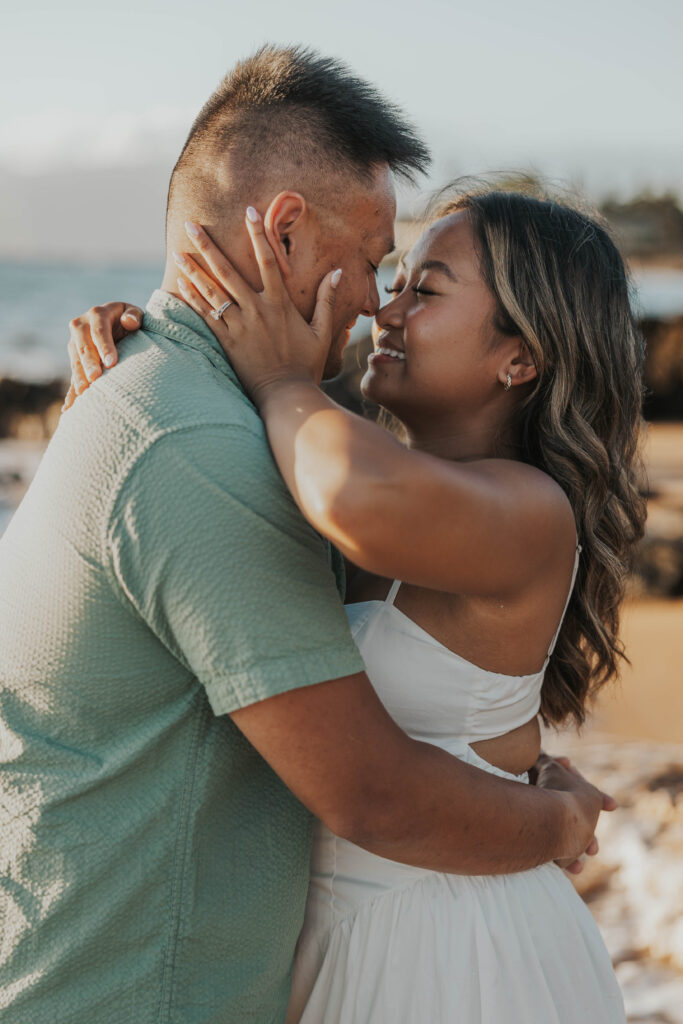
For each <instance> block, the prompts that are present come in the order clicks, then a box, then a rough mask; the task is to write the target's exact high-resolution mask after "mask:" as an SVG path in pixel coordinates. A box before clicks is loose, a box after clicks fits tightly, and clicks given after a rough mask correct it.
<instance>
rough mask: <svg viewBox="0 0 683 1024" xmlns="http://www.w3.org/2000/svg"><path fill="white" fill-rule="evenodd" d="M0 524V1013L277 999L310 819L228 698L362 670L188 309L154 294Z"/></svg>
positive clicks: (334, 601) (288, 505)
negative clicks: (242, 728)
mask: <svg viewBox="0 0 683 1024" xmlns="http://www.w3.org/2000/svg"><path fill="white" fill-rule="evenodd" d="M120 357H121V358H120V362H119V364H118V365H117V366H116V367H115V368H114V369H113V370H112V371H109V372H108V373H106V374H105V375H104V376H103V377H102V378H100V380H98V381H97V382H96V383H95V384H94V385H93V386H92V387H91V388H90V390H89V391H88V393H86V394H85V395H84V396H82V397H81V398H80V399H79V400H78V401H77V403H76V405H75V406H74V408H73V409H72V410H70V412H69V413H68V414H67V415H65V416H64V417H63V418H62V422H61V423H60V426H59V428H58V430H57V432H56V433H55V436H54V437H53V439H52V441H51V443H50V446H49V448H48V451H47V453H46V455H45V458H44V459H43V462H42V464H41V466H40V468H39V471H38V473H37V475H36V478H35V480H34V482H33V484H32V486H31V488H30V490H29V492H28V494H27V496H26V498H25V499H24V502H23V503H22V505H21V506H20V508H19V510H18V511H17V513H16V514H15V516H14V518H13V520H12V522H11V523H10V526H9V527H8V529H7V531H6V532H5V534H4V536H3V538H2V540H0V636H2V644H1V645H0V687H1V690H0V700H1V703H0V762H1V764H0V768H1V774H0V788H1V793H2V798H1V800H0V807H1V808H2V809H1V810H0V816H1V820H0V829H1V834H2V852H1V855H0V857H1V861H2V863H1V865H0V866H1V869H2V870H0V917H1V921H2V934H3V941H2V944H1V945H0V1008H1V1010H2V1019H3V1022H5V1024H25V1022H26V1021H28V1020H30V1021H31V1024H47V1022H49V1024H92V1021H95V1020H97V1021H106V1022H107V1024H119V1022H120V1024H130V1022H131V1021H135V1022H136V1024H152V1022H154V1024H171V1022H173V1024H176V1022H177V1024H180V1022H182V1024H200V1022H201V1024H232V1022H235V1024H238V1022H239V1024H247V1022H250V1021H253V1022H254V1024H256V1022H258V1024H269V1022H271V1021H272V1022H281V1021H284V1017H285V1011H286V1005H287V999H288V992H289V980H290V971H291V962H292V957H293V951H294V945H295V941H296V937H297V934H298V931H299V929H300V926H301V922H302V916H303V908H304V902H305V895H306V887H307V879H308V858H309V852H310V832H311V820H310V815H309V814H308V812H307V811H306V809H305V808H304V807H303V806H302V805H301V804H300V803H299V802H298V801H297V800H296V798H295V797H294V796H293V795H292V794H291V793H290V792H289V791H288V790H287V789H286V787H285V786H284V784H283V783H282V782H281V781H280V780H279V779H278V777H277V776H276V775H275V774H274V773H273V771H272V770H271V769H270V767H269V766H268V765H267V764H266V762H265V761H264V760H263V759H262V758H261V757H260V755H259V754H258V753H257V752H256V751H255V750H254V749H253V747H251V746H250V744H249V743H248V742H247V741H246V740H245V739H244V737H243V736H242V734H241V733H240V732H239V730H238V729H237V728H236V727H235V726H234V725H233V723H232V721H231V719H230V718H229V717H228V716H229V713H230V712H232V711H234V710H236V709H238V708H241V707H245V706H247V705H249V704H253V703H255V702H258V701H261V700H265V699H267V698H269V697H272V696H275V695H276V694H279V693H283V692H285V691H287V690H291V689H294V688H297V687H305V686H310V685H313V684H315V683H318V682H322V681H324V680H327V679H333V678H337V677H340V676H345V675H349V674H351V673H354V672H357V671H360V670H362V668H363V664H362V660H361V658H360V655H359V654H358V651H357V649H356V647H355V645H354V644H353V641H352V639H351V637H350V634H349V630H348V625H347V620H346V616H345V615H344V611H343V607H342V604H341V601H340V588H341V586H342V576H343V573H342V570H341V564H340V559H339V556H338V554H337V553H336V552H334V551H333V550H332V549H331V548H330V546H329V545H328V544H327V542H326V541H325V540H324V539H323V538H321V537H320V536H319V535H318V534H317V533H316V531H315V530H314V529H313V528H312V527H311V526H310V525H309V524H308V523H307V522H306V521H305V520H304V518H303V517H302V516H301V514H300V512H299V511H298V509H297V507H296V505H295V503H294V502H293V500H292V498H291V496H290V495H289V493H288V491H287V489H286V487H285V485H284V483H283V481H282V479H281V478H280V476H279V474H278V472H277V468H276V466H275V464H274V462H273V459H272V457H271V454H270V451H269V448H268V444H267V440H266V437H265V431H264V428H263V424H262V423H261V420H260V419H259V417H258V415H257V412H256V410H255V409H254V407H253V406H252V404H251V403H250V402H249V400H248V398H247V396H246V395H245V394H244V392H243V390H242V389H241V387H240V386H239V383H238V381H237V379H236V377H235V375H234V373H233V371H232V369H231V367H230V365H229V363H228V361H227V359H226V358H225V356H224V354H223V352H222V350H221V349H220V346H219V345H218V343H217V341H216V340H215V338H214V337H213V335H212V334H211V332H210V331H209V330H208V328H207V327H206V325H205V324H204V323H203V322H202V321H201V320H200V319H199V317H197V316H196V315H195V314H194V313H192V311H191V310H189V308H188V307H187V306H185V305H184V304H183V303H181V302H179V301H178V300H176V299H174V298H173V297H171V296H169V295H167V294H166V293H163V292H156V293H155V294H154V296H153V297H152V299H151V301H150V303H149V305H148V307H147V312H146V314H145V318H144V323H143V329H142V330H141V331H139V332H137V333H136V334H135V335H133V336H131V337H130V338H128V339H127V340H126V341H125V342H124V344H123V345H122V346H121V348H120Z"/></svg>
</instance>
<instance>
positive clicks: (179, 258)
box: [173, 252, 187, 267]
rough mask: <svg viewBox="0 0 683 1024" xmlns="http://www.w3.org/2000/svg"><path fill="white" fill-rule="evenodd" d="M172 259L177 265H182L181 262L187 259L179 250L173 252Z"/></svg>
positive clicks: (185, 261)
mask: <svg viewBox="0 0 683 1024" xmlns="http://www.w3.org/2000/svg"><path fill="white" fill-rule="evenodd" d="M173 259H174V260H175V262H176V263H177V264H178V266H179V267H182V265H183V263H187V260H186V259H185V257H184V256H183V254H182V253H181V252H174V253H173Z"/></svg>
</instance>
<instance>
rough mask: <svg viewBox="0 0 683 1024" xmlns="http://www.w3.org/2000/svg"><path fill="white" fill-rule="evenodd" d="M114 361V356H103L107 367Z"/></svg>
mask: <svg viewBox="0 0 683 1024" xmlns="http://www.w3.org/2000/svg"><path fill="white" fill-rule="evenodd" d="M115 362H116V356H112V355H108V356H105V357H104V365H105V366H107V367H111V366H113V365H114V363H115Z"/></svg>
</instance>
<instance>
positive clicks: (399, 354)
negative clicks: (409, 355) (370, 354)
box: [375, 348, 406, 362]
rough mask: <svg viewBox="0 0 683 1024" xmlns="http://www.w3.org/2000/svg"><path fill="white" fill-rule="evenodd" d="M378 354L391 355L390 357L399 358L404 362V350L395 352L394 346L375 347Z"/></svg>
mask: <svg viewBox="0 0 683 1024" xmlns="http://www.w3.org/2000/svg"><path fill="white" fill-rule="evenodd" d="M375 351H376V352H377V354H378V355H380V356H391V358H392V359H400V360H402V361H403V362H405V359H406V354H405V352H397V351H396V349H395V348H377V349H375Z"/></svg>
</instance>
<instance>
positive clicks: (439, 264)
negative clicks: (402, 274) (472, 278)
mask: <svg viewBox="0 0 683 1024" xmlns="http://www.w3.org/2000/svg"><path fill="white" fill-rule="evenodd" d="M415 269H416V270H417V271H418V273H419V272H420V271H422V270H437V271H438V272H439V273H440V274H445V275H446V277H448V278H450V280H451V281H455V274H454V273H453V271H452V270H451V268H450V267H449V266H448V264H447V263H444V262H443V261H442V260H424V262H423V263H420V265H419V266H418V267H416V268H415Z"/></svg>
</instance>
